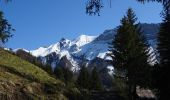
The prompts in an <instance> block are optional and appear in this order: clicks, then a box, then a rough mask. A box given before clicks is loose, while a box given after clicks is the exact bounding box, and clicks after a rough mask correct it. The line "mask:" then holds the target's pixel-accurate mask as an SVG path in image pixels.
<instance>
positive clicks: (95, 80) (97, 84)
mask: <svg viewBox="0 0 170 100" xmlns="http://www.w3.org/2000/svg"><path fill="white" fill-rule="evenodd" d="M90 86H91V89H93V90H102V83H101V80H100V76H99V73H98V71H97V68H96V67H94V68H93V70H92V73H91V85H90Z"/></svg>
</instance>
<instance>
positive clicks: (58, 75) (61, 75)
mask: <svg viewBox="0 0 170 100" xmlns="http://www.w3.org/2000/svg"><path fill="white" fill-rule="evenodd" d="M54 75H55V76H56V78H58V79H60V80H62V81H64V80H65V79H64V72H63V69H62V68H61V67H58V66H57V67H55V69H54Z"/></svg>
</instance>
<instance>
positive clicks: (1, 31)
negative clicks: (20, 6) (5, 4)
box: [0, 11, 14, 43]
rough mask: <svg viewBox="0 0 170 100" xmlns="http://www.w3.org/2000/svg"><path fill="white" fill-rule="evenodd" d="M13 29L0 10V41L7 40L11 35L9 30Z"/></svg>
mask: <svg viewBox="0 0 170 100" xmlns="http://www.w3.org/2000/svg"><path fill="white" fill-rule="evenodd" d="M12 31H14V29H13V28H12V27H11V25H10V24H9V23H8V21H7V20H6V19H5V18H4V16H3V12H2V11H0V42H2V43H5V42H7V41H8V39H9V38H10V37H12V34H11V32H12Z"/></svg>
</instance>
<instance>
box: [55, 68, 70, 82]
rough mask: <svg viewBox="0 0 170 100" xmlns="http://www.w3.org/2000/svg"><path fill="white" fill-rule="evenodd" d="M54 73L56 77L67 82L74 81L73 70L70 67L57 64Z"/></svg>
mask: <svg viewBox="0 0 170 100" xmlns="http://www.w3.org/2000/svg"><path fill="white" fill-rule="evenodd" d="M54 75H55V76H56V78H58V79H60V80H62V81H64V82H65V83H66V84H69V83H71V82H72V81H73V72H72V71H71V70H70V69H68V68H64V67H58V66H57V67H56V68H55V69H54Z"/></svg>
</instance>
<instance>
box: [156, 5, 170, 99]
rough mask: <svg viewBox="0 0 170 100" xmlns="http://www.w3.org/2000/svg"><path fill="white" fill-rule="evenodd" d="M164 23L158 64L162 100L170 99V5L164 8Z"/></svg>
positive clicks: (159, 44)
mask: <svg viewBox="0 0 170 100" xmlns="http://www.w3.org/2000/svg"><path fill="white" fill-rule="evenodd" d="M162 14H163V23H162V24H161V27H160V32H159V34H158V48H157V49H158V52H159V59H160V64H159V66H158V75H159V77H157V82H158V85H157V86H158V91H159V92H158V93H159V99H160V100H169V99H170V96H169V95H170V92H169V90H170V77H169V76H170V6H167V7H166V8H164V11H163V13H162Z"/></svg>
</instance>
